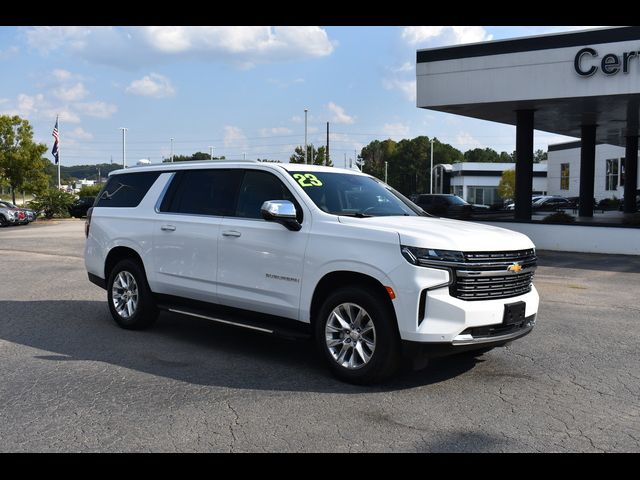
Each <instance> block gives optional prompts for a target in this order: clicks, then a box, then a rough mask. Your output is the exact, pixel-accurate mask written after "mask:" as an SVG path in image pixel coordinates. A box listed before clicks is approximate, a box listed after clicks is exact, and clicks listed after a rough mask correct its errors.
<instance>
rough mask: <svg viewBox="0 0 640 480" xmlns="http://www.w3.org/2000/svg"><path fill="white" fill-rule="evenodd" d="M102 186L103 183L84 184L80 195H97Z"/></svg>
mask: <svg viewBox="0 0 640 480" xmlns="http://www.w3.org/2000/svg"><path fill="white" fill-rule="evenodd" d="M101 188H102V185H101V184H99V183H98V184H96V185H84V186H83V187H82V188H81V189H80V191H79V192H78V196H79V197H97V196H98V193H100V189H101Z"/></svg>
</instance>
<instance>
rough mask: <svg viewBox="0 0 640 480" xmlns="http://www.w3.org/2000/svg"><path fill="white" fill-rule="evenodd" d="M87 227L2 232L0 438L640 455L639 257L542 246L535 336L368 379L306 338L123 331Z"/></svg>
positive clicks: (15, 447)
mask: <svg viewBox="0 0 640 480" xmlns="http://www.w3.org/2000/svg"><path fill="white" fill-rule="evenodd" d="M83 224H84V222H83V221H77V220H68V221H60V222H58V223H49V224H45V223H41V222H36V223H34V224H31V225H29V226H23V227H10V228H3V229H0V287H1V288H0V378H1V379H2V381H0V451H3V452H24V451H46V452H61V451H85V452H94V451H102V452H111V451H127V452H129V451H135V452H146V451H154V452H164V451H168V452H191V451H198V452H204V451H211V452H265V451H266V452H390V451H394V452H538V451H542V452H640V301H639V300H638V299H639V298H640V258H636V257H626V256H617V255H588V254H566V253H557V252H556V253H554V252H541V253H540V267H539V269H538V272H537V274H536V278H535V281H534V283H535V284H536V286H537V288H538V290H539V292H540V296H541V298H542V303H541V307H540V311H539V316H538V323H537V326H536V328H535V329H534V331H533V333H531V334H530V335H529V336H527V337H525V338H524V339H521V340H519V341H516V342H514V343H512V344H511V345H509V346H508V347H505V348H499V349H495V350H493V351H491V352H489V353H486V354H485V355H483V356H481V357H478V358H467V357H463V358H456V357H449V358H445V359H441V360H438V361H433V362H432V363H431V364H430V365H429V367H427V368H426V369H425V370H421V371H417V372H405V373H404V374H402V375H401V376H399V377H398V378H397V379H395V380H393V381H392V382H390V383H388V384H385V385H383V386H378V387H373V388H372V387H356V386H352V385H347V384H344V383H341V382H339V381H337V380H335V379H334V378H333V377H331V376H330V374H329V373H328V371H327V370H325V368H324V366H323V364H322V362H321V360H320V358H319V356H317V355H316V354H315V352H314V351H313V350H312V349H311V348H310V345H309V344H307V343H305V342H293V341H289V340H284V339H278V338H272V337H269V336H266V335H262V334H259V333H253V332H249V331H245V330H239V329H234V328H231V327H225V326H221V325H217V324H212V323H210V322H207V321H206V320H198V319H185V318H182V317H177V316H172V315H169V314H162V316H161V317H160V319H159V321H158V323H157V325H156V326H155V327H154V328H153V329H151V330H148V331H143V332H131V331H124V330H121V329H120V328H118V327H117V326H116V325H115V323H114V322H113V321H112V320H111V317H110V315H109V311H108V308H107V304H106V293H105V292H104V291H103V290H101V289H100V288H98V287H96V286H94V285H93V284H91V283H89V281H88V280H87V276H86V272H85V269H84V262H83V246H84V233H83Z"/></svg>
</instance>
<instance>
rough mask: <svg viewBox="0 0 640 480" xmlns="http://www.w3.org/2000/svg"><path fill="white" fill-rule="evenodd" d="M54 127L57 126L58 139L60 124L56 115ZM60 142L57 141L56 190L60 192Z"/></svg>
mask: <svg viewBox="0 0 640 480" xmlns="http://www.w3.org/2000/svg"><path fill="white" fill-rule="evenodd" d="M56 125H58V137H60V124H59V123H58V115H56ZM60 187H61V185H60V141H58V190H60Z"/></svg>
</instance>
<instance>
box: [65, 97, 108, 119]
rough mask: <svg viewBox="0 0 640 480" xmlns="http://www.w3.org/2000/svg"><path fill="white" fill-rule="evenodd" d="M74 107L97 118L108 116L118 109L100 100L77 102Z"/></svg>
mask: <svg viewBox="0 0 640 480" xmlns="http://www.w3.org/2000/svg"><path fill="white" fill-rule="evenodd" d="M75 107H76V108H77V109H78V110H79V111H80V112H82V113H84V114H86V115H89V116H90V117H97V118H109V117H111V116H112V115H113V114H114V113H116V112H117V111H118V107H116V106H115V105H112V104H110V103H106V102H101V101H95V102H84V103H77V104H75Z"/></svg>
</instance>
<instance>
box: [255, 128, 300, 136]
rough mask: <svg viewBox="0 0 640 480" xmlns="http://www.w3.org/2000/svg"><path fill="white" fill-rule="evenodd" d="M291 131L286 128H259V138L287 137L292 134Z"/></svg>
mask: <svg viewBox="0 0 640 480" xmlns="http://www.w3.org/2000/svg"><path fill="white" fill-rule="evenodd" d="M292 132H293V130H291V129H290V128H287V127H273V128H261V129H260V136H261V137H271V136H274V135H288V134H290V133H292Z"/></svg>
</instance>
